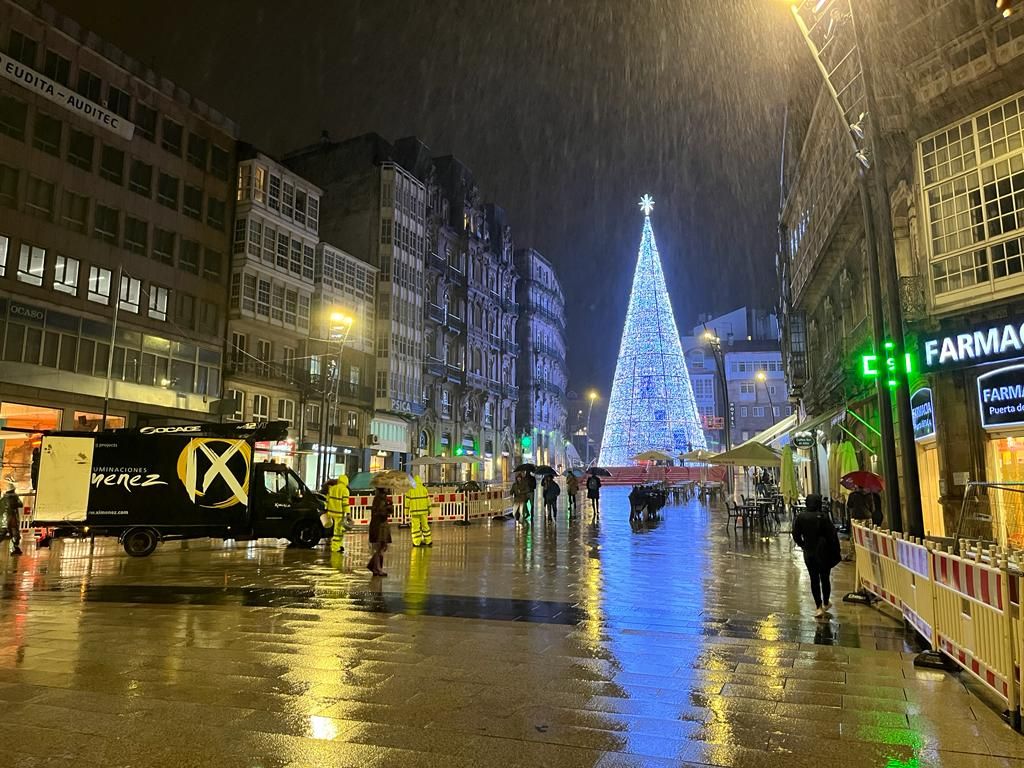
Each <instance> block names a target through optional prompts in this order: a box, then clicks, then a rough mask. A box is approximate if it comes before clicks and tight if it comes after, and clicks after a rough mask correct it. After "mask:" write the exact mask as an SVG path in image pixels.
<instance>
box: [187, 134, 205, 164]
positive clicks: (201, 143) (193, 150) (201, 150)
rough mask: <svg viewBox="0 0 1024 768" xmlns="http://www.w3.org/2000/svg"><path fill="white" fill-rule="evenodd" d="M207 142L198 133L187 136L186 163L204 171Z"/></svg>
mask: <svg viewBox="0 0 1024 768" xmlns="http://www.w3.org/2000/svg"><path fill="white" fill-rule="evenodd" d="M208 149H209V142H208V141H207V140H206V139H204V138H203V137H202V136H200V135H199V134H198V133H190V134H189V135H188V161H189V162H190V163H192V165H194V166H195V167H196V168H198V169H199V170H201V171H205V170H206V153H207V151H208Z"/></svg>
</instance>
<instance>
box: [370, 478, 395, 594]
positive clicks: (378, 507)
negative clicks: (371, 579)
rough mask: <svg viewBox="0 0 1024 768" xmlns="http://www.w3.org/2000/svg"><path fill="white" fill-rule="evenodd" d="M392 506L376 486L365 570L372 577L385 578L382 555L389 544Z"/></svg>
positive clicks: (371, 510)
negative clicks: (368, 554) (368, 559)
mask: <svg viewBox="0 0 1024 768" xmlns="http://www.w3.org/2000/svg"><path fill="white" fill-rule="evenodd" d="M394 509H395V507H394V505H393V504H392V503H391V499H389V498H388V492H387V491H386V490H385V489H384V488H383V487H382V486H379V485H378V486H377V488H376V489H375V490H374V492H373V504H372V505H371V506H370V530H369V540H370V551H371V555H370V561H369V562H368V563H367V564H366V570H368V571H369V572H370V573H372V574H373V575H374V576H387V575H388V574H387V573H386V572H385V570H384V553H385V552H387V549H388V544H390V543H391V526H390V524H389V523H388V518H389V517H390V516H391V514H392V513H393V512H394Z"/></svg>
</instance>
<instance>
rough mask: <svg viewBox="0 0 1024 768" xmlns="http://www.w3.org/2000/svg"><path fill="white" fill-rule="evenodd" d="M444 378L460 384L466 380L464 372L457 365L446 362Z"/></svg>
mask: <svg viewBox="0 0 1024 768" xmlns="http://www.w3.org/2000/svg"><path fill="white" fill-rule="evenodd" d="M445 378H446V379H448V381H453V382H457V383H459V384H462V383H463V382H464V381H465V380H466V372H465V371H463V370H462V368H460V367H459V366H457V365H452V364H451V363H448V364H447V365H446V366H445Z"/></svg>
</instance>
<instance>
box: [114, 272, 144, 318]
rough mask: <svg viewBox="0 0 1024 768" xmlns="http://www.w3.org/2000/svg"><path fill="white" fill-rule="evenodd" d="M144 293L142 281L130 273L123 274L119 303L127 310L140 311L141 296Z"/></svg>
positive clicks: (136, 312)
mask: <svg viewBox="0 0 1024 768" xmlns="http://www.w3.org/2000/svg"><path fill="white" fill-rule="evenodd" d="M141 294H142V281H141V280H137V279H136V278H134V277H132V276H130V275H121V296H120V302H119V304H118V306H119V307H121V309H123V310H125V311H126V312H134V313H135V314H138V313H139V296H140V295H141Z"/></svg>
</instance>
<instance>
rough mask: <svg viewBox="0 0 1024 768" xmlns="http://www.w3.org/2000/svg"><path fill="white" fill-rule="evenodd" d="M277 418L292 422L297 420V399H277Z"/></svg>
mask: <svg viewBox="0 0 1024 768" xmlns="http://www.w3.org/2000/svg"><path fill="white" fill-rule="evenodd" d="M277 418H278V419H279V420H280V421H287V422H288V423H289V424H291V423H292V422H293V421H295V401H294V400H285V399H283V398H282V399H280V400H278V401H277Z"/></svg>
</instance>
